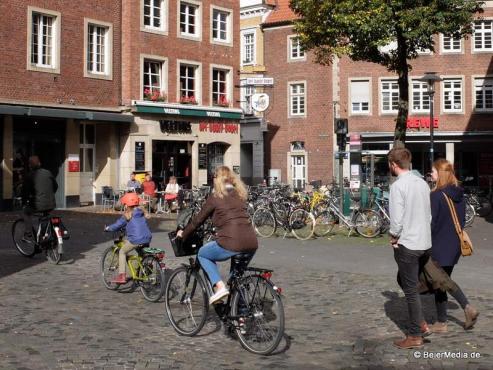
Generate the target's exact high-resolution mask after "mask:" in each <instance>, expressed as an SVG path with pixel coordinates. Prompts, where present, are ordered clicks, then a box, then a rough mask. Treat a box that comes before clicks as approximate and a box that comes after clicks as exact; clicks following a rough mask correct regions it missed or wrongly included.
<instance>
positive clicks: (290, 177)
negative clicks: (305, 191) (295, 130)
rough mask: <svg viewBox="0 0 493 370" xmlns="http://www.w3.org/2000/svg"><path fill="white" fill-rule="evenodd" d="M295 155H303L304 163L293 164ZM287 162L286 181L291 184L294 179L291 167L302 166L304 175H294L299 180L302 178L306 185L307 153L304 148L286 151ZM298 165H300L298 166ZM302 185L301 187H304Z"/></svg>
mask: <svg viewBox="0 0 493 370" xmlns="http://www.w3.org/2000/svg"><path fill="white" fill-rule="evenodd" d="M296 157H303V158H304V162H305V163H304V164H302V165H297V164H296V165H293V161H294V158H296ZM287 159H288V160H287V162H288V182H289V183H290V184H291V185H294V180H295V177H294V173H293V172H294V171H293V167H297V168H304V170H305V176H304V177H298V176H296V179H301V180H304V184H303V185H304V186H306V184H307V183H308V153H307V151H306V150H296V151H290V152H288V158H287ZM298 166H300V167H298ZM304 186H303V187H304Z"/></svg>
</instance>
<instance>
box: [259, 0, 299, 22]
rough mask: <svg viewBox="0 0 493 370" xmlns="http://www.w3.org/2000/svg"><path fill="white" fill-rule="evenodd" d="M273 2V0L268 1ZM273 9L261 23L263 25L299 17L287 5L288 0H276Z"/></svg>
mask: <svg viewBox="0 0 493 370" xmlns="http://www.w3.org/2000/svg"><path fill="white" fill-rule="evenodd" d="M270 2H271V3H274V1H272V0H271V1H270ZM275 3H276V6H275V8H274V10H272V11H271V12H270V14H269V15H268V16H267V19H266V20H265V22H264V23H263V25H264V26H273V25H277V24H283V23H290V22H291V21H293V20H295V19H298V18H299V17H298V16H297V15H296V14H294V12H293V11H292V10H291V8H290V7H289V0H276V1H275Z"/></svg>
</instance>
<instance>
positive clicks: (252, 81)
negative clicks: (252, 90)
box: [246, 77, 274, 86]
mask: <svg viewBox="0 0 493 370" xmlns="http://www.w3.org/2000/svg"><path fill="white" fill-rule="evenodd" d="M246 84H247V85H255V86H272V85H274V78H272V77H248V78H247V79H246Z"/></svg>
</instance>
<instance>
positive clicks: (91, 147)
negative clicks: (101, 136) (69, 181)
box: [79, 123, 96, 204]
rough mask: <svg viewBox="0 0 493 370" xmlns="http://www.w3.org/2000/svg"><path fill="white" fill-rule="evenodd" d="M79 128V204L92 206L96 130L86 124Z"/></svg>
mask: <svg viewBox="0 0 493 370" xmlns="http://www.w3.org/2000/svg"><path fill="white" fill-rule="evenodd" d="M79 127H80V136H79V142H80V146H79V161H80V203H83V204H94V195H95V191H94V162H95V158H96V153H95V149H96V148H95V147H96V129H95V127H94V124H88V123H81V124H80V126H79Z"/></svg>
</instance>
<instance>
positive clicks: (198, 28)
mask: <svg viewBox="0 0 493 370" xmlns="http://www.w3.org/2000/svg"><path fill="white" fill-rule="evenodd" d="M182 4H188V5H192V6H194V7H196V8H197V11H196V13H195V33H188V32H182V31H181V27H180V25H181V23H180V15H181V5H182ZM176 24H177V36H178V37H179V38H182V39H187V40H192V41H202V2H200V1H196V0H179V1H178V6H177V18H176ZM187 24H188V21H187Z"/></svg>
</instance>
